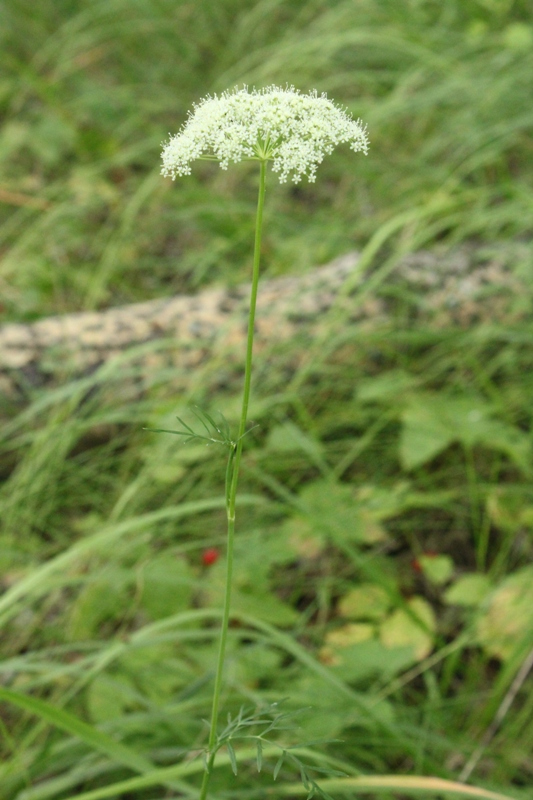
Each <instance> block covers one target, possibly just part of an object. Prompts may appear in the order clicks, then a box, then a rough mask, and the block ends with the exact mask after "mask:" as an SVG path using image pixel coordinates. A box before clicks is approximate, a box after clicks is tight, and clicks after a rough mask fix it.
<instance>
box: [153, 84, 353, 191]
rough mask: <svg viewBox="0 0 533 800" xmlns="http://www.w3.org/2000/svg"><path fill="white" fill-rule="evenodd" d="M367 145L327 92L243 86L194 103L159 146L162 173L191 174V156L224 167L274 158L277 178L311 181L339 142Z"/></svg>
mask: <svg viewBox="0 0 533 800" xmlns="http://www.w3.org/2000/svg"><path fill="white" fill-rule="evenodd" d="M344 142H347V143H349V144H350V146H351V148H352V150H355V151H356V152H357V151H358V150H361V151H363V152H364V153H365V154H366V152H367V149H368V137H367V134H366V130H365V127H364V126H363V125H362V123H361V121H360V120H357V121H356V120H354V119H353V118H352V117H351V116H350V115H349V114H348V113H347V112H346V111H345V110H344V109H342V108H340V107H339V106H336V105H335V104H334V103H333V102H332V101H331V100H329V99H328V98H327V97H326V95H325V94H322V95H318V94H317V92H316V91H313V92H309V94H302V93H301V92H299V91H298V90H297V89H295V88H294V87H292V86H291V87H288V88H286V89H283V88H281V87H279V86H268V87H267V88H265V89H261V90H256V89H252V90H251V91H249V90H248V88H247V87H246V86H245V87H244V88H242V89H238V88H235V89H234V90H233V91H232V92H223V93H222V94H221V95H220V96H217V95H214V96H213V97H211V96H208V97H206V98H204V99H203V100H201V101H200V102H199V103H198V104H197V105H195V106H194V110H193V111H192V112H190V114H189V119H188V120H187V122H186V123H185V125H184V126H183V128H182V129H181V131H180V132H179V133H178V134H177V135H176V136H173V137H172V138H171V139H170V141H169V142H168V143H167V144H166V145H165V147H164V150H163V169H162V173H163V175H167V176H170V177H172V178H175V177H176V176H177V175H189V174H190V172H191V166H190V165H191V162H192V161H195V160H196V159H207V160H214V161H218V162H220V166H221V167H222V169H227V168H228V165H229V164H230V162H235V163H236V162H238V161H244V160H256V161H272V169H273V171H274V172H277V173H279V180H280V182H282V183H283V182H284V181H286V180H287V179H288V178H290V179H291V180H292V181H294V183H298V182H299V181H300V180H301V179H302V176H303V175H306V176H307V178H308V179H309V181H314V179H315V173H316V169H317V167H318V165H319V164H320V163H321V162H322V161H323V159H324V156H326V155H328V154H330V153H332V152H333V150H334V148H335V147H336V146H337V145H338V144H342V143H344Z"/></svg>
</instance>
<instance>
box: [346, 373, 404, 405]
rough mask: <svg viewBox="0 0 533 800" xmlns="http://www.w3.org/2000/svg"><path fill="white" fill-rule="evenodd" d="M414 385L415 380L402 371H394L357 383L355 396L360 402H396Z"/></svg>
mask: <svg viewBox="0 0 533 800" xmlns="http://www.w3.org/2000/svg"><path fill="white" fill-rule="evenodd" d="M415 385H416V380H415V379H414V378H413V377H412V376H411V375H409V373H408V372H404V370H402V369H394V370H390V371H389V372H385V373H383V374H381V375H377V376H376V377H375V378H366V379H364V380H362V381H360V382H359V384H358V386H357V389H356V396H357V399H358V400H359V401H360V402H363V403H364V402H380V401H388V400H393V401H394V402H395V403H397V402H398V398H401V397H402V396H403V395H405V394H406V393H407V392H408V391H410V390H411V389H413V388H414V387H415Z"/></svg>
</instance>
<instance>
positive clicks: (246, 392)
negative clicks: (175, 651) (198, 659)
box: [199, 160, 267, 800]
mask: <svg viewBox="0 0 533 800" xmlns="http://www.w3.org/2000/svg"><path fill="white" fill-rule="evenodd" d="M266 165H267V161H266V160H264V161H261V171H260V176H259V194H258V198H257V214H256V219H255V244H254V264H253V273H252V290H251V293H250V311H249V316H248V339H247V345H246V362H245V367H244V388H243V394H242V409H241V420H240V423H239V433H238V436H237V441H236V443H235V450H234V451H233V453H231V454H230V460H229V462H228V464H229V465H231V462H233V464H232V465H231V466H229V467H228V478H229V481H230V482H229V492H228V494H227V517H228V540H227V562H226V588H225V593H224V610H223V614H222V629H221V631H220V645H219V650H218V660H217V670H216V674H215V688H214V690H213V706H212V710H211V727H210V731H209V742H208V745H207V764H206V769H205V772H204V777H203V781H202V788H201V791H200V798H199V800H205V798H206V797H207V790H208V788H209V781H210V779H211V774H212V772H213V766H214V763H215V755H216V750H215V745H216V740H217V722H218V710H219V706H220V694H221V690H222V678H223V673H224V661H225V656H226V641H227V637H228V626H229V615H230V605H231V584H232V576H233V541H234V536H235V506H236V499H237V484H238V482H239V467H240V463H241V456H242V441H243V437H244V434H245V433H246V420H247V417H248V405H249V402H250V385H251V377H252V355H253V346H254V323H255V307H256V304H257V287H258V285H259V264H260V259H261V233H262V228H263V207H264V202H265V184H266Z"/></svg>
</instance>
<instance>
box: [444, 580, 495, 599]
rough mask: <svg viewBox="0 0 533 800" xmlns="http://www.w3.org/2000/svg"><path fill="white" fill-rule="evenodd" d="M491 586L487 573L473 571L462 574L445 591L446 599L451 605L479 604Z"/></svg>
mask: <svg viewBox="0 0 533 800" xmlns="http://www.w3.org/2000/svg"><path fill="white" fill-rule="evenodd" d="M490 588H491V583H490V579H489V578H488V577H487V576H486V575H481V574H479V573H477V572H472V573H469V574H466V575H461V577H460V578H458V579H457V580H456V581H455V583H453V584H452V585H451V586H450V587H449V589H447V590H446V592H445V593H444V600H445V601H446V602H447V603H450V605H456V606H466V607H468V606H477V605H479V604H480V603H481V602H482V601H483V599H484V598H485V597H486V596H487V594H488V593H489V591H490Z"/></svg>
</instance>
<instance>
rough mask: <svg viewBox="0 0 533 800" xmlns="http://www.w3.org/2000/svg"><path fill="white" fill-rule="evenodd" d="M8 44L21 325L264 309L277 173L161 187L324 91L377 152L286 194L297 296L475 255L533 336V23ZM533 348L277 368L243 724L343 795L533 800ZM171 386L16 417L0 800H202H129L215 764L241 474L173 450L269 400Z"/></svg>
mask: <svg viewBox="0 0 533 800" xmlns="http://www.w3.org/2000/svg"><path fill="white" fill-rule="evenodd" d="M0 42H1V49H2V67H1V70H2V71H1V73H0V115H1V128H0V287H1V307H0V322H2V323H4V322H13V321H17V322H30V321H33V320H35V319H38V318H41V317H45V316H48V315H51V314H58V313H63V312H68V311H79V310H93V309H95V310H96V309H102V308H105V307H108V306H115V305H120V304H125V303H129V302H136V301H140V300H147V299H151V298H156V297H163V296H168V295H171V294H177V293H194V292H197V291H200V290H201V289H202V288H203V287H206V286H210V285H213V284H218V285H221V284H223V285H235V284H239V283H242V282H245V281H247V280H248V275H249V266H250V257H251V250H252V244H253V224H254V219H253V213H254V204H255V195H256V181H257V176H256V175H255V174H254V172H253V170H251V169H250V168H249V167H248V166H246V165H241V166H239V167H236V168H234V169H232V170H229V171H228V172H222V171H221V170H219V169H218V168H217V167H216V166H213V165H210V164H205V163H201V164H198V167H197V168H196V169H195V170H194V173H193V175H192V176H191V177H188V178H186V179H182V180H180V181H179V182H177V183H176V184H172V182H170V181H168V180H164V179H162V178H161V177H160V174H159V170H160V164H159V153H160V149H161V143H162V142H163V141H164V140H165V139H167V138H168V135H169V133H174V132H176V131H177V130H178V128H179V126H180V125H181V124H182V122H183V121H184V120H185V118H186V114H187V110H188V109H189V108H190V107H191V105H192V103H193V102H195V101H196V100H198V99H199V98H201V97H203V96H205V95H206V94H207V93H209V92H218V91H222V90H224V89H226V88H231V87H233V86H234V85H237V84H243V83H246V84H248V85H250V86H253V85H255V86H257V87H260V86H264V85H267V84H270V83H279V84H282V85H285V84H286V83H288V84H294V85H295V86H296V87H297V88H300V89H302V90H304V91H306V90H308V89H310V88H317V89H318V90H319V91H325V92H327V93H328V94H329V95H330V96H331V97H332V98H334V99H335V100H336V101H338V102H340V103H342V104H343V105H345V106H346V107H347V108H348V110H349V111H350V112H351V113H353V115H354V116H356V117H361V118H362V119H363V120H364V121H365V122H366V123H367V124H368V128H369V133H370V139H371V151H370V154H369V156H368V157H367V158H363V157H362V156H357V157H353V154H352V153H351V152H350V151H349V150H348V149H347V148H344V149H343V148H341V149H339V151H338V152H336V153H335V155H334V156H332V157H331V158H329V159H328V160H327V161H326V162H325V163H324V164H323V165H322V167H321V168H320V170H319V173H318V177H317V182H316V184H314V185H307V184H305V183H303V184H301V185H298V186H297V187H294V186H290V185H288V186H287V185H284V186H280V185H279V184H277V182H276V180H275V179H272V180H270V183H269V186H268V198H267V209H266V219H265V242H264V271H265V274H267V275H269V276H276V275H283V274H298V273H303V272H305V271H307V270H308V269H309V268H311V267H313V266H316V265H317V264H320V263H326V262H327V261H328V260H330V259H332V258H334V257H336V256H338V255H342V254H343V253H346V252H348V251H350V250H354V249H358V250H364V252H365V253H366V254H367V260H368V269H369V271H370V272H372V269H374V268H375V267H376V266H379V264H380V263H382V261H383V259H384V258H387V259H389V260H390V263H391V264H394V263H395V259H398V260H399V259H400V257H401V255H402V254H405V253H408V252H413V251H417V250H419V249H421V248H429V249H433V250H437V251H439V252H445V251H447V250H450V249H453V248H456V247H459V246H462V245H465V244H467V245H468V247H470V248H471V249H472V248H473V250H474V251H480V250H483V251H484V252H488V253H491V252H498V253H499V254H500V257H501V254H502V253H503V254H504V256H503V257H504V261H505V265H506V269H508V270H509V271H511V272H513V273H515V274H516V275H518V276H519V277H520V279H521V281H523V283H524V285H525V286H528V287H529V289H528V291H527V292H525V294H524V296H523V297H521V298H520V300H521V303H522V308H523V309H526V310H527V309H530V308H531V298H532V297H533V288H532V284H531V266H532V261H533V259H532V254H533V248H532V244H531V234H532V228H533V225H532V219H533V216H532V212H533V190H532V188H531V187H532V181H533V157H532V155H533V148H532V138H531V133H532V128H533V102H532V100H533V82H532V80H531V78H532V75H533V13H532V9H531V5H530V2H529V0H441V2H436V1H432V0H405V2H397V0H357V2H354V0H329V1H328V2H326V1H325V0H285V1H284V2H282V0H263V1H262V2H252V1H251V0H248V1H246V0H219V2H216V3H215V2H212V0H196V2H195V3H191V2H185V0H105V2H98V1H96V0H95V1H94V2H90V3H84V2H82V0H62V2H61V3H55V2H52V0H40V2H39V3H34V2H30V0H4V3H3V4H2V6H1V7H0ZM369 242H370V243H371V245H370V249H369V245H368V243H369ZM365 248H366V249H365ZM439 249H440V250H439ZM532 344H533V325H532V323H531V319H530V318H528V316H527V314H526V315H523V316H522V317H521V318H520V319H518V320H517V318H515V317H513V318H510V319H509V320H498V321H491V320H488V321H487V320H486V321H485V322H480V323H479V324H478V325H474V326H470V327H468V328H459V327H457V326H448V327H447V328H445V329H439V330H433V329H431V328H430V327H424V326H423V325H420V326H413V325H412V324H410V322H409V320H408V319H406V316H405V314H403V315H399V316H398V318H394V317H392V318H391V320H390V321H389V323H388V324H387V325H386V326H383V325H382V326H381V327H378V328H377V329H363V328H358V327H357V326H353V328H351V329H350V330H346V331H345V332H344V333H343V336H342V337H341V340H339V339H337V340H336V341H335V342H329V341H325V342H324V353H323V357H322V358H321V359H318V360H317V363H316V364H315V365H313V369H310V368H309V365H307V367H306V369H304V370H302V371H298V370H297V371H296V372H294V371H293V374H291V375H290V376H289V379H287V375H286V374H279V370H278V373H277V372H276V360H275V359H273V360H271V361H270V363H267V364H266V366H265V364H263V366H262V367H261V369H260V377H259V378H258V379H257V381H256V386H255V389H254V391H255V395H254V407H253V409H252V416H253V418H254V420H255V421H256V422H258V423H259V428H258V429H257V430H256V431H254V434H253V436H250V437H249V442H248V447H247V451H246V454H245V463H244V482H243V485H242V493H243V499H242V504H241V508H242V510H241V517H240V530H239V542H238V553H237V558H238V560H237V577H236V584H235V615H236V616H235V619H236V623H235V625H234V627H233V628H232V631H231V646H230V661H229V666H228V684H227V692H226V695H227V696H226V699H225V703H226V706H227V708H229V709H233V710H235V709H237V708H238V707H239V706H240V705H241V704H242V703H243V702H248V703H251V704H258V703H259V704H260V703H262V702H265V703H269V702H272V701H275V700H278V699H280V698H282V697H288V698H289V700H288V701H287V703H288V706H289V707H291V708H292V707H294V708H302V707H303V708H306V709H307V707H309V706H312V709H311V710H306V711H304V713H303V714H302V716H301V718H299V725H300V730H299V731H297V732H295V733H294V736H295V737H296V738H295V741H306V740H308V739H314V738H331V737H337V738H340V739H342V742H340V743H338V744H335V745H328V746H324V747H322V748H320V750H319V752H318V755H316V756H314V757H315V758H316V759H317V762H316V763H317V765H318V766H328V765H329V766H333V767H335V768H341V769H343V770H344V771H346V772H347V773H348V774H349V775H357V774H359V772H361V771H362V772H369V773H372V774H379V773H390V772H397V773H401V774H412V773H419V774H435V775H439V776H441V777H445V778H449V779H450V778H451V779H457V777H459V776H462V777H463V778H470V779H471V780H473V781H475V782H477V783H479V784H483V785H486V786H488V787H492V788H493V789H499V790H500V791H507V790H509V792H510V793H511V794H513V796H516V797H526V796H529V795H528V792H527V787H528V786H529V787H530V786H531V781H532V779H533V760H532V756H531V753H532V752H533V694H532V693H531V692H529V693H528V675H527V671H528V665H529V666H530V664H529V660H528V659H529V655H530V652H531V648H532V646H533V568H532V567H531V556H532V553H533V540H532V532H533V489H532V486H531V478H532V472H533V469H532V466H533V463H532V459H531V410H532V407H531V397H532V390H533V379H532V367H533V349H532ZM168 378H169V376H167V375H161V376H159V378H158V377H157V376H155V378H154V384H155V385H156V386H157V388H156V389H154V391H152V392H150V391H148V392H147V393H146V394H145V395H144V396H143V397H142V398H141V399H136V400H134V399H132V398H130V397H128V396H126V395H124V394H121V393H120V392H116V393H115V394H114V393H113V391H111V392H107V393H106V392H105V386H104V387H102V383H101V382H100V383H99V384H98V385H97V384H95V385H94V386H93V387H92V390H91V391H90V392H89V393H88V392H87V385H85V384H82V383H80V382H79V381H72V382H69V383H67V384H65V385H63V386H61V387H59V388H57V389H41V390H29V393H30V397H29V402H28V405H27V407H25V408H24V409H23V410H20V409H19V410H18V411H17V412H15V411H14V410H13V409H8V407H7V405H6V406H5V408H4V410H3V411H2V414H3V419H4V423H5V424H4V436H3V438H2V443H1V445H0V447H1V450H0V472H1V475H2V485H1V487H0V508H1V520H2V523H1V525H2V528H1V533H0V537H1V539H0V543H1V548H0V565H1V571H2V585H3V589H4V594H3V596H1V597H0V623H1V624H2V629H3V632H2V637H1V643H2V644H1V651H2V662H1V666H0V669H1V674H2V681H1V685H2V687H4V688H3V689H0V691H3V692H4V693H5V694H4V695H1V697H3V699H4V701H5V702H4V704H3V705H2V713H1V719H0V733H1V734H2V748H3V764H2V766H1V767H0V797H2V798H6V799H7V798H9V800H12V798H17V800H37V798H39V800H41V799H43V798H58V799H59V798H66V797H72V796H78V797H84V796H85V795H84V793H85V792H89V791H91V790H93V791H94V792H95V794H92V795H91V797H94V798H96V797H104V796H116V797H118V796H120V797H134V796H135V797H142V798H144V797H146V798H156V797H163V796H167V797H168V796H175V794H173V793H177V794H179V793H182V794H183V795H190V796H194V793H195V788H194V787H195V786H196V785H197V780H198V774H199V772H198V770H200V769H201V764H200V767H198V770H197V772H194V768H193V769H192V770H191V775H190V777H187V778H186V779H185V778H184V777H183V776H181V777H179V776H174V777H173V778H172V780H170V779H165V780H163V779H161V780H159V782H157V781H154V782H153V783H154V785H150V783H149V781H146V780H145V783H144V784H143V783H142V781H140V782H139V783H138V784H135V782H133V784H131V785H130V784H129V785H128V787H129V788H128V789H127V790H126V789H124V791H122V790H121V791H119V790H118V789H117V790H115V789H114V788H112V787H113V784H114V783H116V782H118V781H121V780H123V779H124V780H126V779H129V778H131V776H132V775H133V774H134V773H135V772H140V773H142V772H145V773H149V772H150V770H153V768H154V765H155V766H158V767H162V766H165V765H171V764H174V763H176V762H181V761H183V760H184V759H186V758H187V757H188V756H187V753H188V749H189V748H191V747H201V746H202V745H203V744H204V743H205V733H206V729H205V726H204V724H203V723H202V721H201V720H202V719H203V718H205V717H207V716H208V707H209V697H210V680H211V677H212V669H213V653H214V647H215V643H216V632H217V627H216V624H215V623H216V617H213V616H209V614H210V612H209V609H210V608H213V607H215V608H216V607H217V604H218V603H219V600H220V595H221V587H222V575H223V570H224V563H223V562H224V556H223V538H224V510H223V502H222V499H221V498H222V486H223V471H224V465H223V456H222V455H220V456H219V455H218V454H217V453H216V452H214V451H211V450H206V449H205V448H201V447H200V448H198V447H192V446H184V445H178V444H177V442H176V441H175V440H174V439H173V438H172V437H163V436H154V435H153V434H148V433H146V432H145V431H143V430H142V427H143V425H147V424H148V425H152V426H153V425H154V423H158V424H160V423H161V422H162V421H164V422H167V423H168V421H169V420H170V421H171V420H172V419H173V416H174V415H175V414H176V413H183V409H184V408H186V407H187V405H188V404H189V403H191V402H198V403H202V404H207V405H208V407H209V408H210V409H211V410H215V411H216V410H220V411H222V412H223V413H224V414H225V415H227V416H228V418H229V419H230V420H232V419H233V418H234V417H235V415H236V408H237V405H236V402H237V401H236V399H235V398H234V397H233V395H232V393H231V392H230V391H228V392H226V393H225V394H224V393H223V392H221V393H220V396H216V397H213V396H209V397H208V396H206V393H205V392H203V391H202V388H201V382H200V381H198V380H197V381H195V388H194V391H191V393H190V395H187V396H186V395H180V396H178V397H176V396H175V395H173V394H172V392H170V391H169V390H167V391H165V388H164V387H165V381H166V380H167V379H168ZM82 401H83V402H82ZM185 413H186V412H185ZM213 548H214V549H215V550H213ZM213 553H215V555H213ZM217 556H218V557H217ZM9 689H11V690H17V691H18V692H19V693H20V695H18V696H17V697H18V699H17V698H14V697H12V696H11V695H9V694H8V693H7V694H6V692H8V690H9ZM529 689H531V679H530V678H529ZM517 693H518V695H519V697H518V698H516V697H515V695H516V694H517ZM21 696H22V697H23V699H20V697H21ZM511 701H513V702H511ZM32 703H33V705H32ZM502 704H504V705H503V706H502ZM507 706H508V707H507ZM502 708H503V709H504V710H505V714H503V713H501V714H500V717H501V719H499V717H498V714H499V711H501V710H502ZM495 719H498V721H499V724H498V725H496V724H495ZM287 736H289V738H290V737H291V736H293V734H292V733H289V734H287ZM482 743H484V744H485V745H486V747H485V748H484V749H483V750H482V751H478V750H477V748H478V745H480V744H482ZM471 757H472V759H471V760H470V761H469V759H470V758H471ZM194 763H198V762H194ZM132 770H133V771H132ZM269 770H270V772H271V767H268V768H267V767H265V770H264V771H265V773H267V774H266V777H265V778H263V776H262V775H261V777H260V780H259V779H258V777H257V775H256V774H255V771H254V769H252V767H251V766H250V765H249V763H248V762H246V760H244V761H243V765H242V771H241V773H240V777H239V779H238V780H235V779H234V778H233V775H232V773H231V771H230V770H229V769H228V768H227V765H226V766H221V768H220V770H219V771H218V772H217V778H216V782H215V789H216V791H217V792H218V793H219V795H220V797H222V796H224V793H225V792H228V791H230V792H231V796H232V797H237V796H240V794H239V792H241V791H242V792H243V793H244V794H243V796H246V797H251V796H252V793H253V792H255V791H256V790H257V791H258V792H259V794H260V793H261V791H263V792H264V791H266V788H265V787H267V786H270V785H271V774H270V775H269V774H268V773H269ZM178 777H179V780H178ZM292 780H294V775H293V774H292V773H291V771H290V770H289V769H288V770H287V771H286V772H285V770H282V772H281V773H280V777H279V778H278V782H279V785H280V786H281V789H280V791H281V790H283V789H284V788H285V789H286V784H287V782H290V781H292ZM161 785H163V786H165V785H166V788H161ZM110 787H111V788H110ZM99 792H100V793H99ZM106 792H107V793H106ZM113 792H114V794H113ZM226 796H227V795H226ZM375 796H376V797H380V798H381V797H383V798H390V797H392V795H391V793H390V792H389V794H387V793H386V792H382V793H381V794H380V793H379V792H376V793H375ZM394 796H395V797H397V796H398V795H394ZM402 796H403V795H402ZM432 796H433V797H435V796H436V795H435V794H433V795H432Z"/></svg>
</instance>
